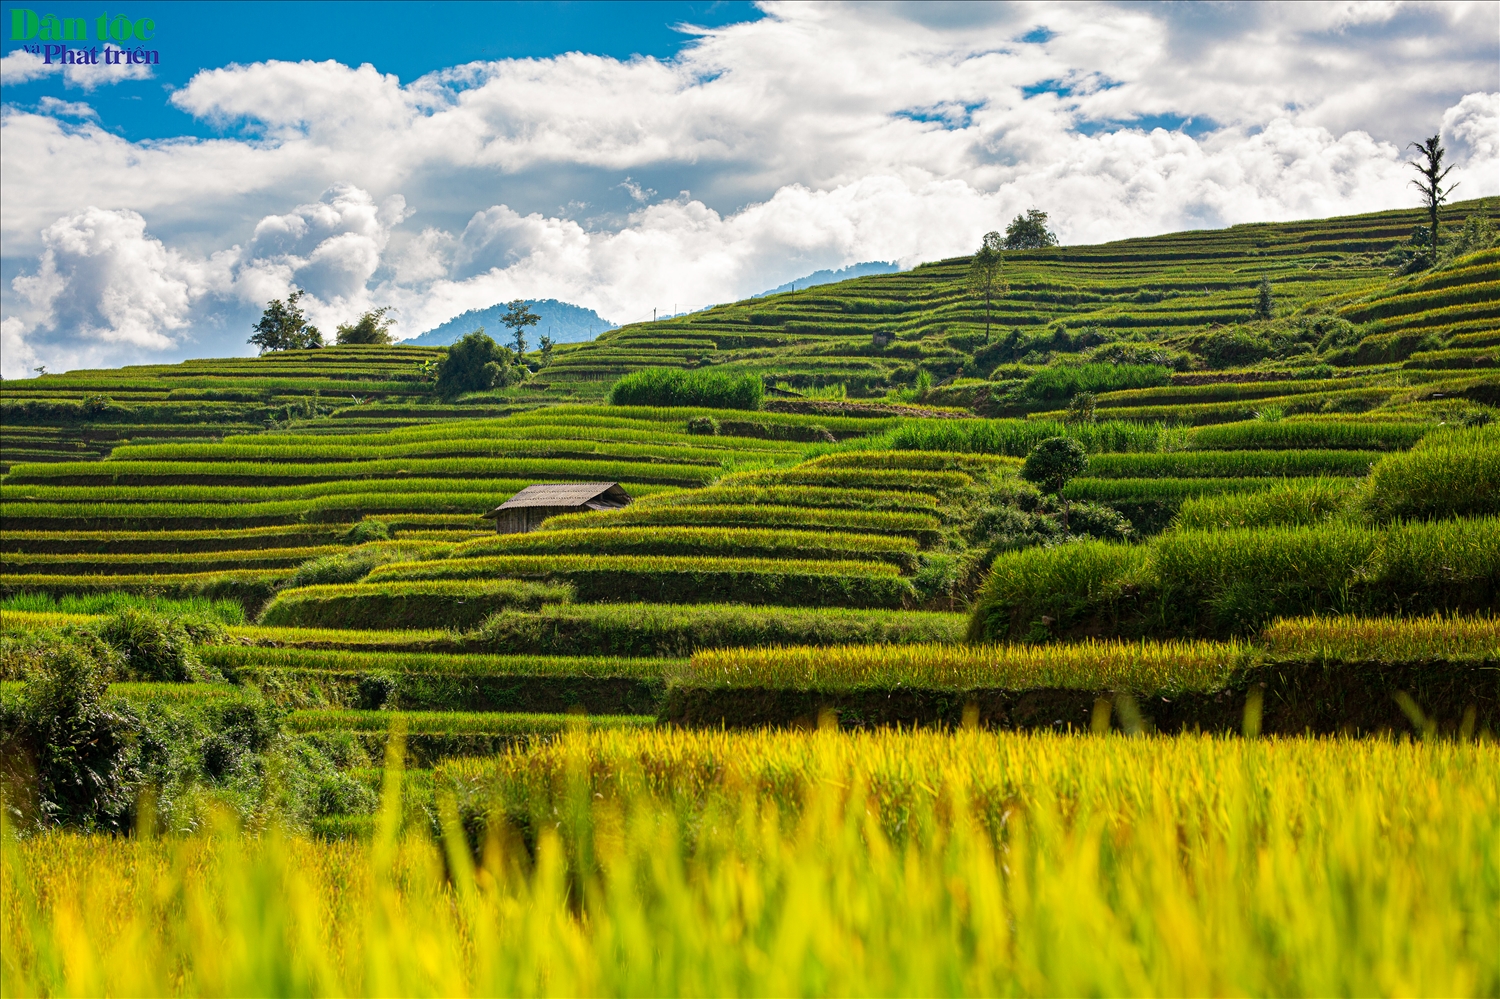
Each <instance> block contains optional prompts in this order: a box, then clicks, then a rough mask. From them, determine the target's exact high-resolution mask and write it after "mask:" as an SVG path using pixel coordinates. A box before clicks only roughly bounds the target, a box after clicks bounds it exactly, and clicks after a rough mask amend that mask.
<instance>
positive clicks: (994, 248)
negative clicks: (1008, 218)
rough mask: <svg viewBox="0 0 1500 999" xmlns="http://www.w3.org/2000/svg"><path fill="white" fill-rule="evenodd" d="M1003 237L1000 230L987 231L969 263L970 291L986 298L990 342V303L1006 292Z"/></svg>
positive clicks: (985, 317)
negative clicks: (1002, 258)
mask: <svg viewBox="0 0 1500 999" xmlns="http://www.w3.org/2000/svg"><path fill="white" fill-rule="evenodd" d="M1001 246H1002V239H1001V236H1000V234H999V233H998V232H989V233H985V236H984V241H983V242H982V243H981V244H980V246H979V250H978V251H977V252H976V253H975V254H974V260H973V262H972V263H970V264H969V280H968V284H969V291H970V292H971V293H973V294H975V295H978V296H980V297H982V298H983V299H984V342H985V343H989V342H990V303H991V302H992V301H993V299H994V297H995V296H996V295H1003V294H1005V292H1006V290H1007V289H1006V286H1005V281H1004V279H1003V275H1004V271H1003V267H1002V260H1001V255H1000V249H1001Z"/></svg>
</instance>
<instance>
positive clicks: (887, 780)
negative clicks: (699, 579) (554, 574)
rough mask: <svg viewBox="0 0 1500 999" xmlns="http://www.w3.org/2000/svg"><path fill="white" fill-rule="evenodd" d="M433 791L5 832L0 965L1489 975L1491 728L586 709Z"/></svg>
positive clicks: (636, 977)
mask: <svg viewBox="0 0 1500 999" xmlns="http://www.w3.org/2000/svg"><path fill="white" fill-rule="evenodd" d="M389 762H391V763H398V762H399V757H395V756H393V757H392V758H391V760H390V761H389ZM434 783H435V785H436V786H437V787H438V788H439V794H438V796H437V799H436V800H437V801H438V808H437V810H438V812H439V813H440V818H439V819H437V820H435V826H436V827H438V828H441V829H442V830H444V833H443V835H440V836H437V837H433V836H429V835H427V834H426V832H425V831H424V830H423V829H421V828H417V827H414V826H413V824H412V823H407V824H406V826H405V827H404V828H403V825H402V820H401V815H402V812H403V808H402V803H401V802H400V801H399V800H398V799H399V791H398V790H397V789H399V788H400V787H401V784H402V781H401V776H400V774H399V768H398V767H394V766H393V767H391V768H389V769H388V771H387V778H386V787H387V791H386V794H385V798H384V802H383V805H382V809H381V814H380V818H379V820H378V828H377V831H376V833H375V835H374V837H373V838H372V839H371V840H370V841H368V842H361V841H327V840H314V839H309V838H306V837H304V836H300V835H298V834H296V833H294V832H291V831H288V830H283V829H281V828H278V827H277V826H276V825H274V824H271V825H267V826H265V827H264V828H260V829H254V830H242V829H239V828H237V827H232V826H230V825H229V824H227V823H220V824H219V825H217V826H213V824H212V823H210V824H209V826H210V827H209V828H207V829H206V830H205V831H204V832H202V833H201V834H198V835H193V836H187V837H183V838H154V837H152V836H145V835H142V836H137V837H135V838H111V837H87V836H82V835H78V834H72V833H49V834H45V835H39V836H35V837H32V838H29V839H25V840H19V841H18V840H15V839H14V838H12V837H9V836H7V837H5V847H4V858H3V879H0V886H3V891H4V897H3V906H0V907H3V916H4V921H3V922H4V927H3V939H0V943H3V962H4V963H3V969H0V970H3V981H4V986H3V991H4V993H5V994H6V995H17V996H20V995H41V994H47V995H105V994H109V995H156V994H182V995H248V994H273V993H274V994H283V995H286V994H309V995H313V994H316V995H394V994H400V995H443V996H457V995H480V994H483V995H569V996H571V995H593V994H608V995H676V994H703V995H808V994H879V995H924V996H928V995H950V994H951V995H958V994H963V995H968V994H981V995H992V994H1016V995H1153V994H1189V995H1373V994H1402V995H1407V994H1409V995H1441V996H1465V995H1494V994H1496V993H1497V992H1500V947H1497V946H1496V941H1497V940H1500V749H1497V747H1496V746H1495V745H1494V743H1493V742H1479V743H1474V742H1469V743H1458V742H1452V741H1436V740H1434V741H1428V742H1420V741H1417V742H1411V741H1401V742H1397V741H1392V740H1358V741H1355V740H1344V739H1326V740H1303V739H1289V740H1274V739H1269V740H1242V739H1215V738H1209V737H1199V736H1184V737H1178V738H1173V739H1156V738H1149V737H1147V738H1126V737H1120V736H1109V737H1102V738H1098V737H1094V738H1077V737H1057V736H1051V735H1046V734H1040V735H1014V734H994V733H982V732H978V731H960V732H957V733H953V734H942V733H916V734H913V733H901V732H891V731H885V732H880V733H876V734H862V735H846V734H839V733H837V732H831V731H824V732H815V733H800V734H799V733H787V732H783V733H772V732H758V733H751V734H743V735H740V734H729V733H723V732H707V733H690V732H682V731H673V730H657V731H650V732H639V733H627V732H619V731H595V732H588V733H578V734H576V735H573V736H570V737H568V738H566V739H564V740H561V741H557V742H553V743H550V744H546V745H543V746H538V747H533V748H531V749H521V750H516V751H512V752H511V753H509V754H505V755H502V756H499V757H496V758H492V759H488V760H475V761H456V762H455V763H453V764H451V765H450V766H448V767H445V768H440V769H439V771H438V772H437V773H435V774H434ZM420 825H421V823H416V826H420ZM465 829H467V830H468V834H467V836H471V837H472V840H470V839H468V838H466V833H465V832H464V830H465ZM470 842H472V843H473V845H474V846H475V849H474V850H472V851H471V850H470V849H469V844H470ZM476 858H477V859H476Z"/></svg>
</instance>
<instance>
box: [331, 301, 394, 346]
mask: <svg viewBox="0 0 1500 999" xmlns="http://www.w3.org/2000/svg"><path fill="white" fill-rule="evenodd" d="M390 311H391V307H390V306H389V305H386V306H382V307H380V308H378V309H375V310H373V311H371V312H366V313H365V314H364V315H362V316H360V317H359V321H358V322H356V323H355V324H354V325H352V326H351V325H349V324H348V323H339V327H338V335H337V337H335V339H336V340H337V341H338V343H339V344H340V345H342V344H349V343H366V344H385V343H391V342H393V340H394V338H393V337H392V336H391V327H392V326H393V325H395V322H396V321H395V320H394V319H387V318H386V313H387V312H390Z"/></svg>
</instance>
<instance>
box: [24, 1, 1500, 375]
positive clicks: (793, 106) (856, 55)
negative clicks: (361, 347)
mask: <svg viewBox="0 0 1500 999" xmlns="http://www.w3.org/2000/svg"><path fill="white" fill-rule="evenodd" d="M13 9H14V5H10V4H6V5H4V11H3V15H0V17H3V20H0V31H3V32H4V38H5V41H4V47H3V53H4V57H3V60H0V104H3V117H0V372H3V374H4V375H5V377H17V376H19V375H24V374H26V373H28V372H29V370H30V368H32V367H34V366H35V365H37V364H42V363H45V364H46V365H47V366H48V368H49V370H62V369H67V368H72V367H79V366H99V365H113V364H120V363H133V362H140V361H157V360H175V359H178V358H182V357H188V356H208V355H225V354H243V353H246V352H248V351H249V349H250V348H249V347H248V346H247V345H246V344H245V342H244V341H245V337H246V336H247V335H248V328H249V325H250V323H251V322H253V321H254V318H255V316H256V315H258V314H259V311H260V309H261V308H262V307H263V306H264V304H265V302H266V301H267V300H268V299H270V298H274V297H281V296H283V295H285V294H287V293H288V292H289V291H290V290H292V289H293V288H301V289H303V290H304V291H305V292H306V294H307V297H306V298H305V299H304V301H305V302H306V303H307V304H308V306H309V308H310V310H311V312H312V314H313V316H314V318H315V320H316V321H317V322H318V324H319V325H320V326H322V327H325V328H331V327H333V326H334V325H336V324H337V323H339V322H345V321H350V320H352V319H354V318H355V317H357V316H358V314H359V313H360V312H361V311H363V310H365V309H369V308H374V307H378V306H391V307H394V308H395V309H396V310H397V314H398V316H399V319H400V325H399V326H398V332H399V333H400V334H402V335H407V336H414V335H416V334H419V333H421V332H423V331H424V330H426V329H430V328H432V327H433V326H436V325H438V324H440V323H442V322H444V321H446V320H448V319H450V318H452V317H454V316H456V315H458V314H460V313H462V312H464V311H466V310H469V309H474V308H484V307H487V306H489V305H492V304H494V303H496V302H500V301H506V300H509V299H511V298H517V297H520V298H535V299H544V298H556V299H560V300H562V301H568V302H575V303H577V304H579V305H582V306H585V307H587V308H591V309H594V310H596V311H597V312H599V313H600V314H601V315H603V316H606V317H608V318H610V319H612V320H614V321H617V322H627V321H631V320H635V319H639V318H642V317H643V316H649V315H650V314H651V310H652V309H653V308H660V309H662V310H664V311H665V310H670V309H671V308H672V307H673V306H676V307H677V308H679V309H688V308H698V307H701V306H704V305H708V304H712V303H715V302H722V301H730V300H734V299H737V298H741V297H745V296H747V295H751V294H754V293H756V292H758V291H761V290H763V289H765V288H769V287H775V286H777V285H779V284H782V283H783V282H786V281H788V280H791V279H793V278H795V277H797V276H799V275H802V274H806V273H809V272H812V271H815V270H820V269H825V268H839V267H843V266H847V265H849V264H852V263H856V262H859V261H864V260H897V261H900V262H901V263H902V264H903V265H904V266H910V265H912V264H915V263H917V262H920V261H923V260H931V259H938V258H942V257H946V256H952V255H956V254H960V253H965V252H968V251H969V250H970V249H971V248H972V247H973V246H974V245H975V244H976V243H977V242H978V240H979V238H980V237H981V236H982V235H983V233H984V232H986V231H988V230H990V229H995V228H1002V227H1003V226H1004V224H1005V222H1006V221H1007V220H1008V219H1009V218H1011V217H1012V216H1013V215H1015V214H1016V213H1018V212H1020V211H1024V210H1025V209H1027V208H1030V207H1040V208H1042V209H1043V210H1045V211H1048V212H1049V213H1051V217H1052V221H1053V223H1054V226H1055V228H1056V229H1057V231H1058V232H1059V234H1060V235H1061V236H1062V237H1063V239H1064V240H1065V241H1067V242H1072V243H1087V242H1099V241H1104V240H1109V239H1116V238H1122V237H1127V236H1139V235H1147V234H1151V233H1159V232H1168V231H1174V230H1180V229H1186V228H1196V227H1204V226H1221V225H1229V224H1233V223H1236V222H1246V221H1258V220H1269V219H1290V218H1309V217H1319V216H1327V215H1335V214H1347V213H1352V212H1359V211H1369V210H1376V209H1382V208H1388V207H1393V206H1399V205H1405V204H1409V203H1412V191H1411V189H1410V187H1409V184H1408V181H1409V179H1410V178H1409V176H1408V174H1409V170H1408V168H1407V167H1406V166H1405V164H1404V158H1405V157H1404V154H1403V147H1404V146H1405V144H1406V143H1407V142H1409V141H1410V140H1412V139H1416V138H1419V137H1425V136H1427V135H1431V134H1433V132H1435V131H1436V132H1440V133H1441V134H1442V136H1443V138H1444V141H1445V143H1447V145H1448V148H1449V150H1450V159H1451V161H1452V162H1453V163H1455V165H1456V169H1455V172H1454V174H1453V178H1452V179H1456V180H1459V181H1460V182H1461V186H1460V188H1459V193H1460V195H1461V196H1468V197H1474V196H1480V195H1488V194H1496V193H1500V4H1496V3H1489V2H1486V3H1467V4H1465V3H1454V4H1428V3H1392V4H1347V3H1328V4H1318V3H1295V4H1293V3H1288V4H1279V3H1215V4H1149V3H1135V2H1121V3H1113V2H1081V3H1067V4H1054V3H1015V4H1012V3H906V2H894V3H881V4H870V3H782V2H776V0H768V2H763V3H759V4H756V5H750V4H745V3H720V4H711V3H697V2H693V3H639V4H632V3H624V2H620V3H609V4H596V3H557V4H548V3H512V4H478V3H475V4H441V3H423V4H408V3H385V4H360V3H353V2H351V3H342V4H319V3H299V4H260V3H220V4H194V3H155V4H143V5H140V6H132V7H119V8H115V7H106V6H95V7H85V6H83V5H81V4H32V5H29V6H27V7H26V9H30V10H32V11H35V12H36V13H37V15H38V16H39V17H42V16H45V15H47V14H52V15H55V16H57V17H83V18H85V19H86V21H87V23H88V25H89V28H90V33H91V36H92V32H93V30H94V27H95V23H96V22H95V19H96V18H97V17H98V15H99V14H100V13H102V12H104V11H105V10H106V9H107V10H109V11H111V12H112V13H111V14H110V16H111V17H112V18H113V17H115V16H116V15H121V14H122V13H123V15H125V16H127V17H128V18H129V19H132V21H136V20H140V19H142V18H148V17H149V18H150V19H151V20H152V21H153V22H154V24H155V33H154V36H153V38H152V39H151V42H150V45H151V47H152V49H153V50H154V51H156V52H158V53H159V59H160V62H159V64H157V65H154V66H138V65H126V66H110V67H107V66H75V67H71V68H67V69H61V68H59V67H57V66H49V65H45V64H44V63H43V60H42V59H40V58H39V57H38V56H36V55H33V54H30V53H28V52H26V51H24V48H23V45H24V44H26V43H24V42H23V41H22V40H12V39H11V38H10V35H11V24H12V17H11V15H12V10H13ZM689 26H691V27H689ZM35 43H36V41H35V40H33V41H32V42H31V43H30V44H35ZM91 43H96V42H94V40H93V39H92V37H91Z"/></svg>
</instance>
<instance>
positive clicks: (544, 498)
mask: <svg viewBox="0 0 1500 999" xmlns="http://www.w3.org/2000/svg"><path fill="white" fill-rule="evenodd" d="M629 502H630V494H629V493H627V492H626V491H625V490H624V489H622V488H620V484H619V483H618V482H548V483H543V484H540V485H535V486H527V487H526V488H525V489H522V490H521V491H520V492H518V493H516V494H515V495H514V496H512V497H511V498H510V499H508V500H506V501H505V502H504V503H501V504H500V505H499V506H497V507H495V509H493V510H491V511H490V512H489V513H487V514H485V517H486V518H487V519H492V520H494V521H495V531H496V533H498V534H525V533H526V532H527V531H534V530H536V529H537V528H538V527H541V526H542V521H544V520H546V519H547V518H548V517H555V516H557V515H558V514H560V513H583V512H584V511H586V510H618V509H620V508H621V507H623V506H625V505H626V504H627V503H629Z"/></svg>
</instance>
